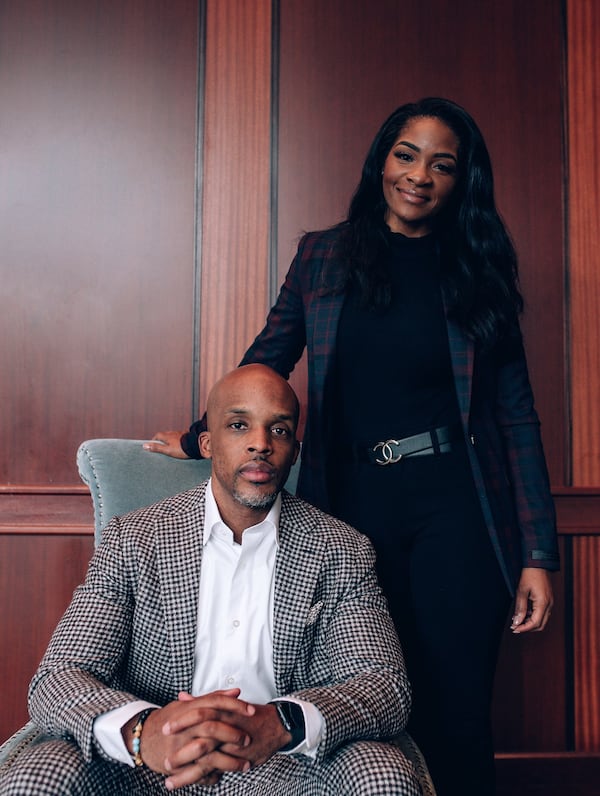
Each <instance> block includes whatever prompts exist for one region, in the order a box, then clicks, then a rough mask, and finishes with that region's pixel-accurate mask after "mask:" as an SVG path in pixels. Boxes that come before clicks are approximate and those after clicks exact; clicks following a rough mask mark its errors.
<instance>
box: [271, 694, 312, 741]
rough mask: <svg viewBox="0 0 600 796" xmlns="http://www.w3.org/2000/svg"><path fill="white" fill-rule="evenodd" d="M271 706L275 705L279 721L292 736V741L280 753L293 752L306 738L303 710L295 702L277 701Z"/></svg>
mask: <svg viewBox="0 0 600 796" xmlns="http://www.w3.org/2000/svg"><path fill="white" fill-rule="evenodd" d="M271 704H272V705H275V710H276V711H277V715H278V716H279V720H280V721H281V723H282V724H283V726H284V727H285V729H286V730H287V731H288V732H289V733H290V735H291V736H292V740H291V741H290V742H289V743H288V744H286V745H285V746H282V747H281V749H280V750H279V751H280V752H291V751H292V749H295V748H296V747H297V746H298V744H299V743H301V742H302V741H303V740H304V738H305V737H306V728H305V726H304V713H303V712H302V708H301V707H300V705H297V704H296V703H295V702H285V701H284V702H280V701H276V702H271Z"/></svg>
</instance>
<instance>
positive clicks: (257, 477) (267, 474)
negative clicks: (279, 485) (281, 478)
mask: <svg viewBox="0 0 600 796" xmlns="http://www.w3.org/2000/svg"><path fill="white" fill-rule="evenodd" d="M239 473H240V475H241V476H242V477H243V478H245V479H246V480H247V481H251V482H252V483H255V484H256V483H259V484H265V483H267V482H268V481H271V480H272V479H273V477H274V475H275V468H274V467H273V466H272V465H271V464H269V463H268V462H263V461H253V462H248V464H245V465H244V466H243V467H240V470H239Z"/></svg>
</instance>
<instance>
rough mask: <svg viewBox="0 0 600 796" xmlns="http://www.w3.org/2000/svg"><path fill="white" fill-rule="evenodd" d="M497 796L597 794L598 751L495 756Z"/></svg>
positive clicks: (599, 787)
mask: <svg viewBox="0 0 600 796" xmlns="http://www.w3.org/2000/svg"><path fill="white" fill-rule="evenodd" d="M496 772H497V796H600V753H590V754H583V753H564V754H536V755H523V754H520V755H497V757H496Z"/></svg>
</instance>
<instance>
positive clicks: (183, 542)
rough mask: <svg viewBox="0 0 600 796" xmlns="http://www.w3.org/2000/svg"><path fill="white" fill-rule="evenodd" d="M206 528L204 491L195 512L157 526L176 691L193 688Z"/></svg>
mask: <svg viewBox="0 0 600 796" xmlns="http://www.w3.org/2000/svg"><path fill="white" fill-rule="evenodd" d="M203 527H204V488H201V489H200V490H199V500H198V503H197V504H196V508H195V510H194V511H192V512H188V513H179V514H176V515H175V516H174V517H173V516H166V517H163V518H161V519H160V520H159V522H158V527H157V534H156V539H157V551H156V558H157V570H158V578H159V582H160V595H161V599H162V602H163V609H164V612H165V622H166V626H167V631H168V636H169V642H170V650H169V651H168V653H170V657H171V667H172V672H173V684H174V689H175V691H189V690H190V689H191V687H192V679H193V675H194V649H195V644H196V630H197V623H198V586H199V583H200V567H201V564H202V528H203Z"/></svg>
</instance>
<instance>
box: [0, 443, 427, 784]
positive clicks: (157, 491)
mask: <svg viewBox="0 0 600 796" xmlns="http://www.w3.org/2000/svg"><path fill="white" fill-rule="evenodd" d="M77 467H78V469H79V475H80V477H81V479H82V480H83V481H84V483H86V484H87V485H88V487H89V489H90V493H91V495H92V502H93V505H94V523H95V528H94V539H95V543H96V544H98V542H99V541H100V537H101V535H102V529H103V528H104V527H105V526H106V524H107V523H108V522H109V520H110V519H111V518H112V517H114V516H115V515H120V514H124V513H126V512H128V511H131V510H133V509H137V508H140V507H141V506H148V505H150V504H151V503H154V502H156V501H158V500H161V499H162V498H164V497H169V496H170V495H174V494H176V493H177V492H183V491H184V490H186V489H191V488H192V487H194V486H196V485H197V484H198V483H200V481H202V480H204V479H205V478H207V477H208V476H209V475H210V469H211V466H210V461H208V460H206V459H202V460H199V461H194V460H189V459H187V460H183V459H172V458H169V457H167V456H160V455H158V454H155V453H149V452H148V451H146V450H144V448H143V447H142V440H130V439H93V440H88V441H86V442H83V443H82V444H81V445H80V447H79V450H78V451H77ZM298 470H299V463H298V462H297V463H296V464H295V465H294V467H293V468H292V471H291V472H290V476H289V478H288V481H287V483H286V488H287V489H288V490H289V491H290V492H294V491H295V489H296V483H297V480H298ZM45 737H46V736H44V735H43V734H42V733H41V732H40V731H39V730H38V729H37V728H36V727H35V725H34V724H33V722H29V723H28V724H26V725H25V726H24V727H22V728H21V729H20V730H18V731H17V732H16V733H15V734H14V735H12V736H11V737H10V738H9V739H8V740H7V741H6V742H5V743H4V744H3V745H2V746H1V747H0V780H1V778H2V772H3V771H5V770H6V767H8V766H9V765H10V764H11V762H12V761H14V760H15V759H16V757H17V756H18V755H19V754H20V753H21V752H22V751H23V750H24V749H26V748H27V747H29V746H30V745H31V744H35V743H37V742H39V741H40V740H42V739H43V738H45ZM397 743H398V744H399V745H400V746H401V747H402V749H403V750H404V752H405V754H406V755H407V757H409V758H410V759H411V760H412V761H413V764H414V765H415V768H416V769H417V771H418V773H419V777H420V780H421V787H422V790H423V796H435V791H434V788H433V784H432V782H431V778H430V776H429V772H428V770H427V766H426V764H425V761H424V759H423V756H422V755H421V753H420V751H419V749H418V748H417V746H416V744H415V743H414V741H413V740H412V738H411V737H410V735H408V733H406V732H405V733H402V734H401V736H399V738H398V739H397Z"/></svg>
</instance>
